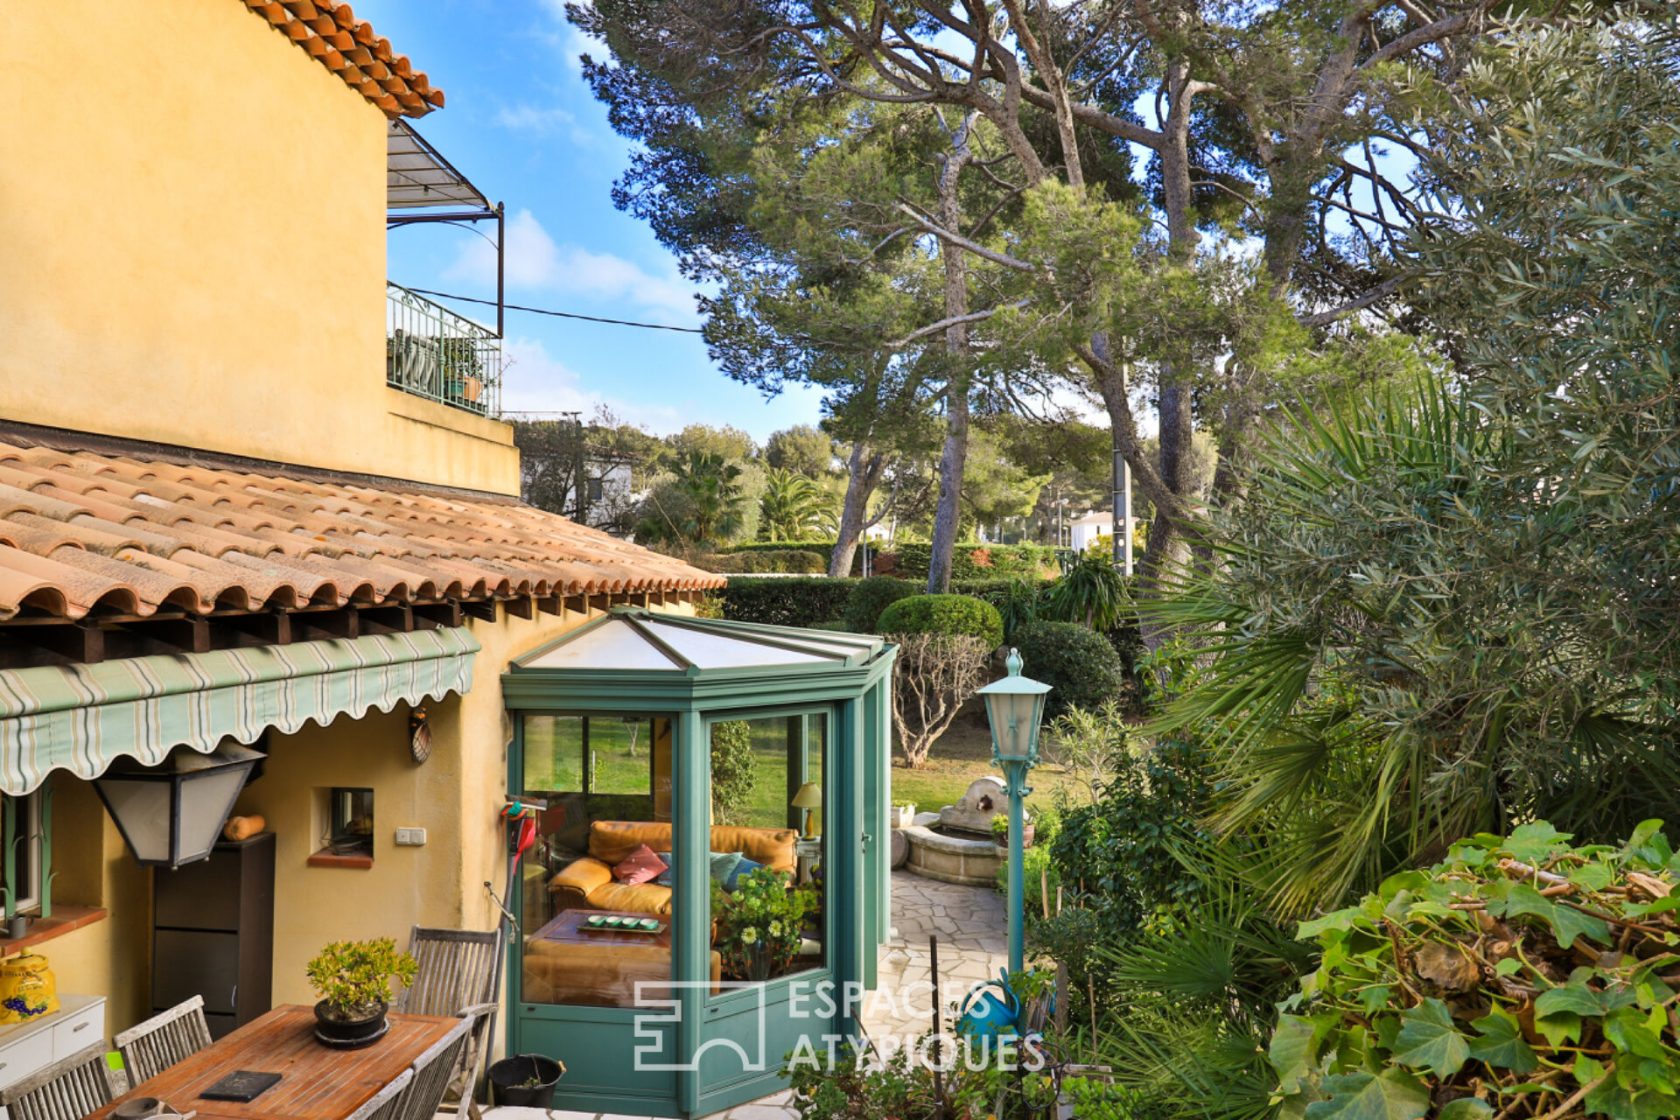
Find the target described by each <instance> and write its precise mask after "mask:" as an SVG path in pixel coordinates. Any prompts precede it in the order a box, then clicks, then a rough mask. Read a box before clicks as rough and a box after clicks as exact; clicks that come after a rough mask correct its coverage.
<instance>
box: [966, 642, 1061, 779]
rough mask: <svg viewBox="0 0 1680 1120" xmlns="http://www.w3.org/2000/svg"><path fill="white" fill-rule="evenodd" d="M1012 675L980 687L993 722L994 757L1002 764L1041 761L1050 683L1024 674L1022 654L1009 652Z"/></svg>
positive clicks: (990, 720) (1009, 666) (1007, 661)
mask: <svg viewBox="0 0 1680 1120" xmlns="http://www.w3.org/2000/svg"><path fill="white" fill-rule="evenodd" d="M1005 664H1006V665H1007V666H1008V668H1009V674H1008V675H1007V676H1005V677H1004V678H1002V679H1001V680H996V681H993V682H992V683H991V684H989V685H987V686H986V687H984V688H982V689H981V690H980V696H981V698H982V699H983V700H985V702H986V719H987V721H988V722H990V723H991V725H992V757H993V759H994V760H995V761H997V762H999V763H1003V762H1024V763H1026V764H1027V765H1029V766H1031V765H1033V764H1035V763H1036V762H1037V761H1038V727H1039V724H1040V723H1041V722H1042V721H1043V719H1044V700H1045V697H1046V695H1047V694H1048V693H1049V692H1050V686H1049V685H1047V684H1044V683H1043V682H1042V681H1035V680H1033V679H1032V678H1031V677H1024V676H1022V675H1021V655H1020V653H1018V652H1017V651H1015V650H1013V649H1012V650H1010V651H1009V657H1008V659H1007V660H1006V662H1005Z"/></svg>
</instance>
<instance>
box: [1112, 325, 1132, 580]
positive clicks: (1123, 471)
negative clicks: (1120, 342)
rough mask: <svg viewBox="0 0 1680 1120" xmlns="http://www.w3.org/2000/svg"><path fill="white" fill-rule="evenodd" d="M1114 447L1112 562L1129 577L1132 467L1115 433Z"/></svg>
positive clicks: (1122, 370) (1123, 373)
mask: <svg viewBox="0 0 1680 1120" xmlns="http://www.w3.org/2000/svg"><path fill="white" fill-rule="evenodd" d="M1127 372H1128V371H1127V367H1126V363H1125V359H1124V358H1122V359H1121V364H1120V378H1121V384H1122V385H1124V384H1125V378H1126V373H1127ZM1113 449H1114V564H1115V566H1116V567H1117V568H1119V569H1120V574H1121V575H1123V576H1125V577H1127V578H1128V579H1129V578H1131V575H1132V468H1131V466H1130V465H1129V464H1128V463H1127V462H1126V456H1125V455H1123V454H1121V452H1120V443H1119V438H1118V435H1116V438H1115V442H1114V444H1113Z"/></svg>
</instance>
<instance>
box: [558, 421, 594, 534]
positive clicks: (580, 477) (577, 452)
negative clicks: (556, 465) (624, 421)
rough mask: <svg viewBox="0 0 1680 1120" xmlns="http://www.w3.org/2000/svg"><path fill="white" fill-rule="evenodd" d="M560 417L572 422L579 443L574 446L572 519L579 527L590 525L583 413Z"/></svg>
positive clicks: (573, 431) (573, 432)
mask: <svg viewBox="0 0 1680 1120" xmlns="http://www.w3.org/2000/svg"><path fill="white" fill-rule="evenodd" d="M560 415H562V416H564V417H566V419H568V420H570V421H571V422H572V434H573V435H574V436H575V437H576V439H577V442H576V443H574V444H573V445H572V519H573V520H574V521H576V522H577V523H578V524H579V525H587V524H589V479H587V478H586V477H584V458H583V413H581V412H562V413H561V414H560Z"/></svg>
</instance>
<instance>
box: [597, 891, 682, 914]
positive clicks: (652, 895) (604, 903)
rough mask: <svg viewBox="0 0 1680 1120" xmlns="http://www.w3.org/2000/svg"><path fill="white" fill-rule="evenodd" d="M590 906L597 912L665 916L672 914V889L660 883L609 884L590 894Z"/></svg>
mask: <svg viewBox="0 0 1680 1120" xmlns="http://www.w3.org/2000/svg"><path fill="white" fill-rule="evenodd" d="M589 905H591V906H593V907H595V909H597V910H626V911H629V912H630V913H632V914H659V915H665V914H669V913H670V912H671V888H670V887H662V886H660V885H659V884H658V883H635V884H631V883H608V884H606V885H605V886H600V887H596V888H595V889H594V890H592V891H590V892H589Z"/></svg>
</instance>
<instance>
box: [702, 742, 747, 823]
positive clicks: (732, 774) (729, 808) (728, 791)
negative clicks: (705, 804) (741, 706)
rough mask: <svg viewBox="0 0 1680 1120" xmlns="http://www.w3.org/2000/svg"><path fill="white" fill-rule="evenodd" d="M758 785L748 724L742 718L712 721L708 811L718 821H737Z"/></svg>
mask: <svg viewBox="0 0 1680 1120" xmlns="http://www.w3.org/2000/svg"><path fill="white" fill-rule="evenodd" d="M757 785H758V759H757V758H756V757H755V756H754V755H753V749H752V726H751V725H750V724H749V723H747V721H746V720H744V719H731V720H725V721H723V722H722V723H714V724H712V815H713V816H714V817H715V818H716V819H717V822H718V823H719V824H739V823H740V820H741V818H742V817H743V816H744V815H745V813H746V810H747V807H748V805H749V804H750V803H751V802H752V794H753V788H754V787H755V786H757Z"/></svg>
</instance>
